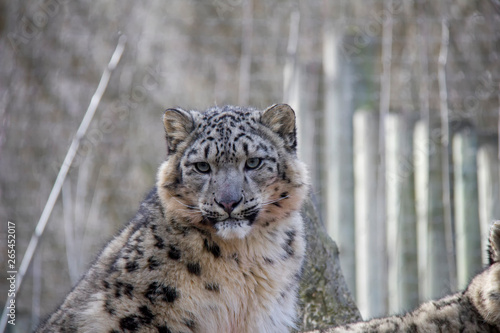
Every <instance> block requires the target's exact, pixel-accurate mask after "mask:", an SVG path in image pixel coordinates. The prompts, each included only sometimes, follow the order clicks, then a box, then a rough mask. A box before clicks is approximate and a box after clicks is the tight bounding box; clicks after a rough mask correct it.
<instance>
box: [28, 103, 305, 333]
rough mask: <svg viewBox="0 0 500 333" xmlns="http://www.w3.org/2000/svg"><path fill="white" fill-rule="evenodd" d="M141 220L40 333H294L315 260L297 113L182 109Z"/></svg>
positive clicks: (171, 124)
mask: <svg viewBox="0 0 500 333" xmlns="http://www.w3.org/2000/svg"><path fill="white" fill-rule="evenodd" d="M163 123H164V128H165V133H166V143H167V157H166V159H165V161H164V162H163V163H162V164H161V166H160V167H159V170H158V173H157V181H156V186H155V187H154V188H153V189H152V190H151V192H150V193H149V194H148V195H147V197H146V198H145V199H144V201H143V202H142V203H141V205H140V207H139V209H138V211H137V214H136V215H135V217H134V218H133V219H132V220H131V221H130V222H129V223H128V224H127V225H126V226H125V227H124V229H123V230H122V231H121V232H120V233H119V234H117V235H116V236H115V237H114V238H113V239H112V240H111V241H110V242H109V243H108V244H107V245H106V246H105V247H104V249H103V250H102V251H101V253H100V254H99V255H98V257H97V259H96V260H95V262H94V263H93V264H92V265H91V267H90V269H89V270H88V271H87V273H86V274H85V275H84V276H83V278H82V279H81V280H80V281H79V282H78V283H77V285H76V286H75V287H74V289H73V290H72V291H71V292H70V293H69V294H68V295H67V297H66V298H65V299H64V301H63V302H62V304H61V305H60V306H59V308H58V309H57V310H56V311H55V312H54V313H53V314H52V315H50V316H49V317H48V319H46V320H45V322H44V323H42V324H41V325H40V327H39V328H38V329H37V332H106V333H115V332H158V333H187V332H207V333H213V332H220V333H224V332H226V333H245V332H247V333H254V332H260V333H266V332H289V331H290V330H291V329H293V328H295V327H296V323H297V318H296V310H297V291H298V286H299V280H300V277H301V267H302V262H303V258H304V253H305V238H304V226H303V220H302V217H301V216H300V208H301V205H302V201H303V199H304V198H305V196H306V195H307V193H308V191H309V180H308V175H307V171H306V168H305V166H304V165H303V163H302V162H300V161H299V160H298V158H297V138H296V125H295V113H294V111H293V110H292V108H291V107H290V106H288V105H285V104H277V105H273V106H270V107H269V108H267V109H265V110H258V109H254V108H243V107H236V106H225V107H212V108H209V109H207V110H205V111H196V110H184V109H182V108H172V109H168V110H166V112H165V113H164V116H163Z"/></svg>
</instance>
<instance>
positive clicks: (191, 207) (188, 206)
mask: <svg viewBox="0 0 500 333" xmlns="http://www.w3.org/2000/svg"><path fill="white" fill-rule="evenodd" d="M172 199H174V200H175V201H177V202H178V203H180V204H181V205H183V206H185V207H187V208H190V209H198V210H199V208H198V207H197V206H190V205H186V204H185V203H184V202H181V201H179V200H177V199H176V198H174V197H172Z"/></svg>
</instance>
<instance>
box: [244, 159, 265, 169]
mask: <svg viewBox="0 0 500 333" xmlns="http://www.w3.org/2000/svg"><path fill="white" fill-rule="evenodd" d="M261 163H262V160H261V159H260V158H257V157H252V158H249V159H248V160H247V163H246V164H245V167H246V168H247V169H257V168H258V167H259V166H260V164H261Z"/></svg>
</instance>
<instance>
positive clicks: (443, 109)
mask: <svg viewBox="0 0 500 333" xmlns="http://www.w3.org/2000/svg"><path fill="white" fill-rule="evenodd" d="M449 35H450V31H449V28H448V22H447V21H446V19H444V18H443V20H442V21H441V47H440V50H439V59H438V60H439V62H438V81H439V109H440V115H441V146H442V147H441V149H442V151H441V177H442V180H443V183H442V185H443V215H444V228H445V241H446V252H447V254H446V256H447V258H448V260H447V261H448V268H449V278H450V286H451V288H450V289H451V290H452V291H455V289H456V285H457V284H456V264H455V257H454V253H455V251H454V246H453V226H452V218H451V190H450V161H449V159H450V157H449V148H448V147H449V141H450V129H449V114H448V92H447V87H446V64H447V62H448V46H449V39H450V36H449Z"/></svg>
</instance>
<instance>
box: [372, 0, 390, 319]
mask: <svg viewBox="0 0 500 333" xmlns="http://www.w3.org/2000/svg"><path fill="white" fill-rule="evenodd" d="M384 7H385V8H386V9H387V8H392V7H393V0H385V1H384ZM385 11H386V14H387V18H386V20H385V21H384V22H383V25H382V55H381V57H382V59H381V60H382V75H381V77H380V104H379V117H380V120H379V133H378V144H379V145H378V150H379V170H378V177H377V178H378V179H377V198H376V200H377V206H376V209H377V220H378V221H377V224H378V226H379V227H380V228H381V229H380V232H379V235H378V237H377V238H378V239H377V243H378V247H379V248H378V251H380V253H381V254H382V256H383V259H382V261H381V262H382V263H384V264H385V267H384V269H382V272H381V273H380V274H382V275H381V279H382V281H386V280H387V278H388V274H387V268H388V267H387V250H386V244H387V235H386V228H387V209H386V202H387V195H386V179H387V166H386V137H385V134H386V120H387V115H388V114H389V109H390V104H391V69H392V68H391V67H392V47H393V17H392V12H391V11H390V10H385ZM382 295H387V288H384V290H383V291H382ZM385 311H387V308H384V310H382V313H383V312H385Z"/></svg>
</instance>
